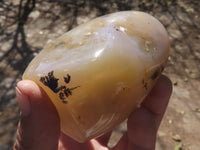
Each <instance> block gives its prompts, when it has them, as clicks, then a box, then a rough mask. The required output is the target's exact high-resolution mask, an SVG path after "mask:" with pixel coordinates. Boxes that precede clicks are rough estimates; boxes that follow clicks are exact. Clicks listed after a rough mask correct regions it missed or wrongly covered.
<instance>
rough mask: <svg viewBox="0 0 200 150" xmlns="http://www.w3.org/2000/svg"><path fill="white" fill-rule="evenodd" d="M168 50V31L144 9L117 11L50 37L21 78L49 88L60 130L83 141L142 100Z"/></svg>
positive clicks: (47, 89)
mask: <svg viewBox="0 0 200 150" xmlns="http://www.w3.org/2000/svg"><path fill="white" fill-rule="evenodd" d="M168 54H169V39H168V35H167V32H166V30H165V29H164V27H163V25H162V24H161V23H160V22H159V21H158V20H156V19H155V18H154V17H152V16H150V15H148V14H146V13H143V12H137V11H124V12H117V13H114V14H110V15H106V16H102V17H99V18H96V19H94V20H92V21H89V22H88V23H85V24H83V25H80V26H78V27H76V28H74V29H73V30H71V31H69V32H67V33H65V34H64V35H63V36H61V37H59V38H57V39H56V40H54V41H52V42H50V43H48V44H47V45H46V47H45V48H44V49H43V50H42V51H41V52H40V53H39V54H38V55H37V56H36V57H35V58H34V59H33V61H32V62H31V63H30V64H29V66H28V68H27V69H26V71H25V73H24V75H23V79H29V80H33V81H35V82H36V83H37V84H38V85H39V86H41V87H42V88H43V89H44V91H45V92H46V93H47V94H48V96H49V97H50V99H51V100H52V102H53V103H54V105H55V107H56V109H57V111H58V113H59V116H60V121H61V130H62V131H63V132H64V133H65V134H67V135H68V136H70V137H72V138H73V139H75V140H77V141H79V142H84V141H86V140H89V139H91V138H94V137H96V136H99V135H101V134H103V133H105V132H107V131H109V130H111V129H113V127H115V126H116V125H117V124H119V123H120V122H122V121H123V120H124V119H125V118H127V117H128V115H129V114H130V113H131V112H132V111H133V110H134V109H136V108H137V107H138V106H139V104H140V103H141V102H142V100H143V99H144V98H145V96H146V95H147V94H148V93H149V92H150V90H151V89H152V87H153V86H154V84H155V82H156V81H157V79H158V78H159V76H160V74H161V72H162V71H163V69H164V66H165V63H166V60H167V58H168Z"/></svg>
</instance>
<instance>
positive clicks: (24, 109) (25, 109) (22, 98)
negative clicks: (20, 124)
mask: <svg viewBox="0 0 200 150" xmlns="http://www.w3.org/2000/svg"><path fill="white" fill-rule="evenodd" d="M16 95H17V99H18V103H19V108H20V110H21V116H22V117H27V116H28V115H29V114H30V112H31V106H30V101H29V98H28V96H27V95H24V94H22V92H21V91H20V90H19V89H18V88H17V87H16Z"/></svg>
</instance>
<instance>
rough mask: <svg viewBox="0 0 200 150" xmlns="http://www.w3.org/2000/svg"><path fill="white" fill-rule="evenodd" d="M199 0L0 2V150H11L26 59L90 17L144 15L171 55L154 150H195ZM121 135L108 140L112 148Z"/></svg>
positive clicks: (199, 144) (199, 98)
mask: <svg viewBox="0 0 200 150" xmlns="http://www.w3.org/2000/svg"><path fill="white" fill-rule="evenodd" d="M199 7H200V1H199V0H124V1H121V0H110V1H107V0H93V1H92V0H77V1H75V0H37V1H36V0H0V149H1V150H11V149H12V144H13V141H14V139H15V132H16V127H17V123H18V119H19V108H18V103H17V100H16V95H15V86H16V83H17V81H19V80H21V76H22V74H23V71H24V70H25V68H26V66H27V65H28V63H29V62H30V61H31V59H32V58H33V57H34V56H35V55H37V53H38V52H39V51H40V50H41V49H42V48H43V46H44V45H45V44H46V43H47V41H48V40H53V39H55V38H56V37H58V36H60V35H62V34H63V33H65V32H67V31H68V30H70V29H72V28H74V27H75V26H77V25H79V24H82V23H84V22H86V21H88V20H90V19H92V18H94V17H96V16H101V15H104V14H108V13H112V12H116V11H120V10H140V11H145V12H148V13H150V14H152V15H153V16H155V17H156V18H157V19H159V20H160V21H161V22H162V23H163V24H164V26H165V27H166V29H167V31H168V34H169V37H170V41H171V52H170V57H169V61H168V65H167V67H166V68H165V71H164V74H166V75H167V76H169V77H170V78H171V80H172V82H173V85H174V87H173V95H172V97H171V100H170V103H169V106H168V109H167V112H166V114H165V116H164V119H163V122H162V124H161V127H160V129H159V132H158V136H157V143H156V150H199V149H200V94H199V93H200V15H199V14H200V9H199ZM125 130H126V123H125V122H124V123H122V124H121V125H120V126H119V127H118V128H116V130H115V132H114V133H113V135H112V139H111V141H110V143H109V145H110V146H113V145H114V144H115V143H116V142H117V140H118V139H119V138H120V136H121V135H122V134H123V133H124V132H125Z"/></svg>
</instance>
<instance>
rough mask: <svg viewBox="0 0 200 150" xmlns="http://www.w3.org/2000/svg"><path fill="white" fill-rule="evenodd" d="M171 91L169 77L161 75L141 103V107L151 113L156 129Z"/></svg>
mask: <svg viewBox="0 0 200 150" xmlns="http://www.w3.org/2000/svg"><path fill="white" fill-rule="evenodd" d="M171 93H172V83H171V81H170V79H169V78H167V77H166V76H164V75H162V76H161V77H160V79H159V80H158V82H157V84H156V86H155V87H154V88H153V89H152V91H151V93H150V94H149V95H148V96H147V98H146V99H145V100H144V102H143V103H142V107H144V108H146V109H147V110H148V111H150V112H151V113H152V115H153V117H154V120H155V122H156V129H158V127H159V125H160V122H161V120H162V118H163V115H164V113H165V111H166V108H167V105H168V102H169V98H170V96H171Z"/></svg>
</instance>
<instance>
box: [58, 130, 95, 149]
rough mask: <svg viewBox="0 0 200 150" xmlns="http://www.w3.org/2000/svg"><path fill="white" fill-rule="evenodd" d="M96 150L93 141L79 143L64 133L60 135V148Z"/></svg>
mask: <svg viewBox="0 0 200 150" xmlns="http://www.w3.org/2000/svg"><path fill="white" fill-rule="evenodd" d="M63 149H64V150H94V149H93V145H92V143H91V142H85V143H79V142H77V141H75V140H73V139H72V138H70V137H69V136H67V135H66V134H64V133H61V135H60V141H59V150H63Z"/></svg>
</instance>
